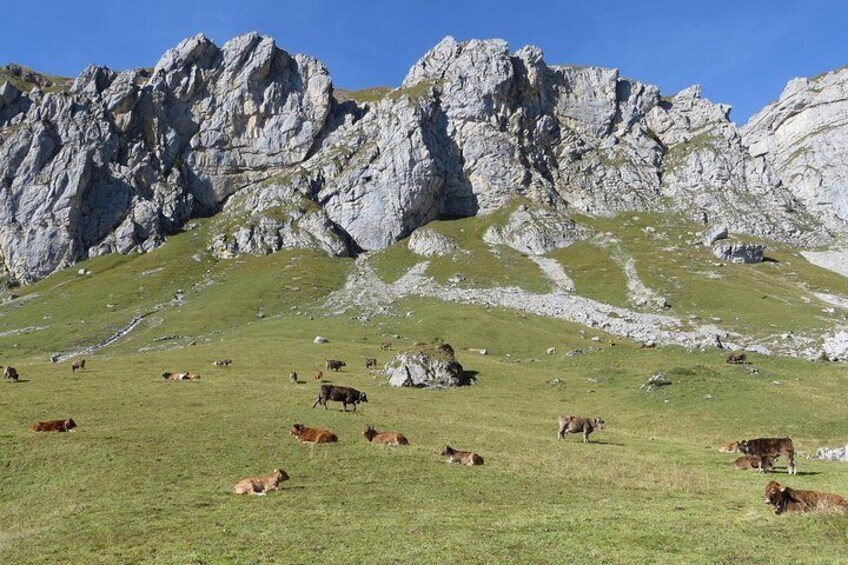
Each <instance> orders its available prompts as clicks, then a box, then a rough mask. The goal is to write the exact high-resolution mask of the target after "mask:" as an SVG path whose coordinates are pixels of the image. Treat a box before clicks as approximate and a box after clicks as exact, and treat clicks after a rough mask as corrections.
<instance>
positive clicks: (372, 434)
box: [362, 426, 409, 445]
mask: <svg viewBox="0 0 848 565" xmlns="http://www.w3.org/2000/svg"><path fill="white" fill-rule="evenodd" d="M362 435H363V436H365V439H366V440H368V443H382V444H385V445H409V440H408V439H406V437H405V436H404V435H403V434H399V433H397V432H378V431H377V430H375V429H374V426H365V430H364V431H363V432H362Z"/></svg>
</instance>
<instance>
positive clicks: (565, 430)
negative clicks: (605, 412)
mask: <svg viewBox="0 0 848 565" xmlns="http://www.w3.org/2000/svg"><path fill="white" fill-rule="evenodd" d="M558 422H559V432H558V433H557V437H559V439H565V436H567V435H568V434H576V433H578V432H582V433H583V443H589V434H591V433H592V432H593V431H595V430H603V429H604V421H603V420H601V419H600V418H581V417H579V416H560V417H559V419H558Z"/></svg>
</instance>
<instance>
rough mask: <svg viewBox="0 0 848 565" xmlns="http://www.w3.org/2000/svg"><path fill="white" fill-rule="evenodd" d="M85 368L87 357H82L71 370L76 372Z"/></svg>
mask: <svg viewBox="0 0 848 565" xmlns="http://www.w3.org/2000/svg"><path fill="white" fill-rule="evenodd" d="M83 370H85V359H80V360H79V361H74V363H73V364H72V365H71V372H72V373H76V372H77V371H83Z"/></svg>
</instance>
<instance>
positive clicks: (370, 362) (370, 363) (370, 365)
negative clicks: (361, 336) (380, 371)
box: [365, 357, 377, 369]
mask: <svg viewBox="0 0 848 565" xmlns="http://www.w3.org/2000/svg"><path fill="white" fill-rule="evenodd" d="M365 368H366V369H376V368H377V360H376V359H374V358H373V357H368V358H366V359H365Z"/></svg>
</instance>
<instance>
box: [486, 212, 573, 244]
mask: <svg viewBox="0 0 848 565" xmlns="http://www.w3.org/2000/svg"><path fill="white" fill-rule="evenodd" d="M586 231H587V230H586V229H584V228H581V227H580V226H578V225H577V224H576V223H575V222H574V221H572V220H571V219H570V218H569V217H568V216H565V215H560V214H557V213H556V212H555V211H553V210H548V209H535V208H534V209H531V208H528V207H527V206H524V205H521V206H519V207H518V209H517V210H516V211H515V212H513V213H512V214H511V215H510V216H509V219H508V220H507V222H506V224H505V225H502V226H501V225H493V226H491V227H490V228H489V229H488V230H486V233H485V234H484V235H483V240H484V241H485V242H486V243H489V244H492V245H506V246H508V247H512V248H513V249H515V250H516V251H518V252H520V253H524V254H526V255H544V254H545V253H549V252H551V251H553V250H554V249H561V248H563V247H568V246H569V245H571V244H572V243H575V242H577V241H579V240H580V239H582V238H583V237H585V235H586Z"/></svg>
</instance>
